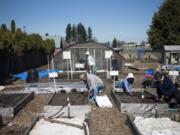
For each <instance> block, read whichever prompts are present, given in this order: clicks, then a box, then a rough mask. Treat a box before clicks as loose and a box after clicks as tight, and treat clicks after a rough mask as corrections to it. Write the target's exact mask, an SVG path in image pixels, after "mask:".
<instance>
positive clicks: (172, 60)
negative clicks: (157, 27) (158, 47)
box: [164, 45, 180, 65]
mask: <svg viewBox="0 0 180 135" xmlns="http://www.w3.org/2000/svg"><path fill="white" fill-rule="evenodd" d="M164 62H165V64H166V65H168V64H171V65H178V64H180V45H165V46H164Z"/></svg>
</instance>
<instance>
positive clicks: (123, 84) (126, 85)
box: [115, 73, 135, 96]
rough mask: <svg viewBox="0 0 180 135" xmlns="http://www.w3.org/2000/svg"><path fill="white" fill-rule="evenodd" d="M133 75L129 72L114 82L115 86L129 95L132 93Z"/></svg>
mask: <svg viewBox="0 0 180 135" xmlns="http://www.w3.org/2000/svg"><path fill="white" fill-rule="evenodd" d="M134 78H135V77H134V75H133V73H129V74H128V75H127V77H126V78H125V79H123V80H120V81H118V82H117V83H116V85H115V87H116V88H122V89H123V91H124V92H125V93H127V94H128V95H129V96H131V95H132V92H133V87H132V85H133V82H134Z"/></svg>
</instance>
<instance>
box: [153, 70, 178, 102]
mask: <svg viewBox="0 0 180 135" xmlns="http://www.w3.org/2000/svg"><path fill="white" fill-rule="evenodd" d="M154 87H155V88H156V92H157V97H156V99H155V100H156V101H159V100H160V99H161V98H163V100H164V101H165V102H168V103H169V102H170V101H171V99H172V98H173V97H174V96H175V92H176V86H175V84H173V82H172V80H171V79H170V78H169V77H168V76H167V74H166V73H165V72H160V71H158V72H156V73H155V74H154Z"/></svg>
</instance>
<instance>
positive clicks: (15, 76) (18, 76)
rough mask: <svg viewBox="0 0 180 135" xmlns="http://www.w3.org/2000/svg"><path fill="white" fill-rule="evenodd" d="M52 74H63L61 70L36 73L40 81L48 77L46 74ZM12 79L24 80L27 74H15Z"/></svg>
mask: <svg viewBox="0 0 180 135" xmlns="http://www.w3.org/2000/svg"><path fill="white" fill-rule="evenodd" d="M52 72H58V73H62V72H64V71H63V70H56V69H54V70H53V69H51V70H39V71H38V75H39V78H40V79H43V78H46V77H48V73H52ZM14 78H18V79H20V80H26V78H27V72H23V73H19V74H15V75H14Z"/></svg>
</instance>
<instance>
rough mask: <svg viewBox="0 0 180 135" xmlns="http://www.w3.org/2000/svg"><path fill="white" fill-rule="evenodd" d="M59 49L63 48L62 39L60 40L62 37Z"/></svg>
mask: <svg viewBox="0 0 180 135" xmlns="http://www.w3.org/2000/svg"><path fill="white" fill-rule="evenodd" d="M60 49H63V41H62V37H61V43H60Z"/></svg>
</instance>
